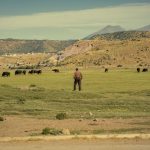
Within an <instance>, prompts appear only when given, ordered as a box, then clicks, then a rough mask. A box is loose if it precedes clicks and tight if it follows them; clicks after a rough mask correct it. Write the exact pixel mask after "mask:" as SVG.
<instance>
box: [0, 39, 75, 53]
mask: <svg viewBox="0 0 150 150" xmlns="http://www.w3.org/2000/svg"><path fill="white" fill-rule="evenodd" d="M76 41H77V40H68V41H57V40H17V39H0V54H1V55H2V54H5V53H31V52H34V53H39V52H40V53H42V52H58V51H61V50H63V49H65V48H66V47H68V46H70V45H72V44H74V43H75V42H76Z"/></svg>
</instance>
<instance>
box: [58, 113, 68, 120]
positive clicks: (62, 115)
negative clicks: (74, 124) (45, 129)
mask: <svg viewBox="0 0 150 150" xmlns="http://www.w3.org/2000/svg"><path fill="white" fill-rule="evenodd" d="M66 118H67V114H66V113H58V114H57V115H56V119H58V120H63V119H66Z"/></svg>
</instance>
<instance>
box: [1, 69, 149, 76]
mask: <svg viewBox="0 0 150 150" xmlns="http://www.w3.org/2000/svg"><path fill="white" fill-rule="evenodd" d="M52 71H53V72H56V73H58V72H59V69H53V70H52ZM104 71H105V72H108V68H105V70H104ZM137 72H148V69H147V68H143V69H141V68H137ZM41 73H42V70H40V69H39V70H37V69H36V70H35V69H32V70H29V71H28V74H41ZM21 74H22V75H26V74H27V71H26V70H16V71H15V75H21ZM9 76H10V72H8V71H5V72H3V73H2V77H9Z"/></svg>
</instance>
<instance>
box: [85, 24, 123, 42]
mask: <svg viewBox="0 0 150 150" xmlns="http://www.w3.org/2000/svg"><path fill="white" fill-rule="evenodd" d="M121 31H125V29H123V28H122V27H121V26H111V25H108V26H106V27H105V28H103V29H102V30H99V31H97V32H95V33H93V34H91V35H89V36H87V37H86V38H85V39H86V40H88V39H90V38H91V37H93V36H96V35H101V34H106V33H115V32H121Z"/></svg>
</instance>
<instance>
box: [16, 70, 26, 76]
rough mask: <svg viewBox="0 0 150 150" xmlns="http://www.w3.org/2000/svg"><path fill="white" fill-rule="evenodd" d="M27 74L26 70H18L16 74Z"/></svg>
mask: <svg viewBox="0 0 150 150" xmlns="http://www.w3.org/2000/svg"><path fill="white" fill-rule="evenodd" d="M20 74H24V75H25V74H26V70H16V71H15V75H20Z"/></svg>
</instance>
